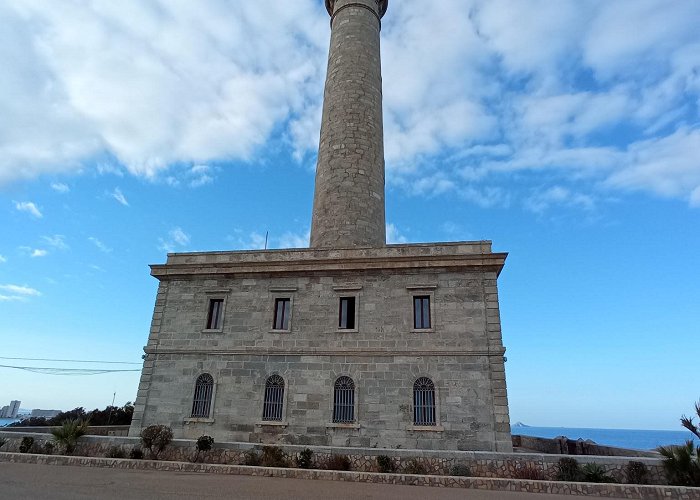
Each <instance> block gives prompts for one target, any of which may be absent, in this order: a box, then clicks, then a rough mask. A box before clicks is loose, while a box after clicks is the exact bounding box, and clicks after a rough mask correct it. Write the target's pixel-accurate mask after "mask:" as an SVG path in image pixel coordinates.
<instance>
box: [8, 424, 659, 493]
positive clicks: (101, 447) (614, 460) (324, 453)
mask: <svg viewBox="0 0 700 500" xmlns="http://www.w3.org/2000/svg"><path fill="white" fill-rule="evenodd" d="M27 436H31V437H33V438H34V441H35V449H34V451H35V452H36V453H41V451H42V449H43V448H42V446H43V443H44V442H47V441H50V440H51V435H50V434H27ZM0 438H5V439H8V442H7V444H5V446H4V447H3V448H2V451H9V452H16V451H18V448H19V443H20V440H21V438H22V436H20V435H17V434H15V433H5V432H2V431H0ZM113 446H117V447H121V448H122V449H123V450H124V451H125V453H126V455H127V456H128V454H129V451H130V450H131V449H132V448H134V447H140V441H139V439H138V438H130V437H102V436H85V437H82V438H81V439H80V441H79V442H78V446H77V448H76V451H75V453H74V454H75V455H83V456H89V457H104V456H105V454H106V453H107V450H108V449H109V448H110V447H113ZM262 447H263V445H261V444H253V443H215V444H214V449H213V450H212V451H210V452H207V453H206V454H203V455H202V459H203V460H204V461H206V462H208V463H213V464H243V463H244V461H245V453H246V452H247V451H249V450H253V449H256V450H261V449H262ZM278 447H279V448H280V449H281V450H282V451H283V452H284V453H285V455H286V457H287V458H288V459H289V462H290V464H294V459H295V458H296V457H297V456H298V454H299V453H300V452H301V451H302V450H304V449H305V448H307V447H306V446H299V445H279V446H278ZM308 448H309V449H311V450H312V451H313V452H314V455H313V460H314V462H315V464H316V465H317V466H318V467H321V468H322V467H323V466H324V464H325V462H326V461H327V460H328V459H329V458H330V457H331V456H332V455H345V456H347V457H348V458H349V459H350V462H351V467H352V470H354V471H363V472H377V471H378V467H377V456H379V455H386V456H388V457H391V459H392V460H393V462H394V464H395V465H396V470H397V471H399V472H401V471H404V470H405V469H406V468H407V466H409V465H412V463H413V462H416V463H418V464H420V465H422V466H423V467H424V468H425V470H426V472H427V473H428V474H435V475H448V474H449V473H450V470H451V469H452V467H453V466H455V465H464V466H466V467H468V468H469V472H470V474H471V476H473V477H480V478H515V479H517V478H526V479H543V480H553V479H555V477H556V470H557V463H558V462H559V460H560V459H561V458H562V455H545V454H536V453H495V452H483V451H430V450H403V449H397V450H394V449H379V448H341V447H328V446H309V447H308ZM194 454H195V442H194V441H192V440H184V439H183V440H180V439H177V440H174V441H173V442H172V443H171V445H170V446H168V447H167V448H166V449H165V450H164V451H163V453H162V454H161V455H160V457H159V458H160V459H161V460H171V461H180V462H185V461H189V460H192V458H193V456H194ZM573 458H576V459H577V460H578V461H579V463H580V464H581V465H583V464H586V463H596V464H598V465H600V466H602V467H604V468H605V469H606V471H607V472H608V474H609V475H610V476H612V477H613V478H614V479H615V480H616V481H618V482H620V483H624V482H626V481H625V475H624V469H625V467H626V466H627V464H628V463H629V462H630V461H631V460H634V461H639V462H642V463H644V464H645V465H646V467H647V469H648V470H649V477H648V482H649V484H666V478H665V476H664V474H663V467H662V465H661V461H660V460H659V459H652V458H639V457H596V456H585V457H580V456H576V457H573ZM533 472H535V474H533Z"/></svg>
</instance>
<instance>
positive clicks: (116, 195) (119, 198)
mask: <svg viewBox="0 0 700 500" xmlns="http://www.w3.org/2000/svg"><path fill="white" fill-rule="evenodd" d="M109 195H110V196H111V197H112V198H114V199H115V200H117V201H118V202H119V203H121V204H122V205H124V206H125V207H128V206H129V202H128V201H127V199H126V196H124V193H122V190H121V189H119V188H118V187H117V188H114V191H112V192H111V193H109Z"/></svg>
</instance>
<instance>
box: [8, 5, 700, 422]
mask: <svg viewBox="0 0 700 500" xmlns="http://www.w3.org/2000/svg"><path fill="white" fill-rule="evenodd" d="M697 19H700V3H698V2H696V1H694V0H679V1H676V2H672V3H669V2H664V1H661V0H634V1H623V0H618V1H616V2H603V1H595V0H590V1H587V2H580V1H574V0H570V1H567V0H557V1H555V0H548V1H545V0H538V1H535V0H527V1H525V0H517V1H516V0H512V1H507V0H489V1H477V0H474V1H471V0H441V1H440V2H435V3H431V8H430V9H428V10H426V9H425V6H424V2H422V1H421V0H401V1H398V0H396V1H393V2H392V3H391V6H390V8H389V11H388V13H387V15H386V17H385V19H384V24H383V33H382V44H383V45H382V58H383V60H382V67H383V81H384V117H385V149H386V163H387V221H388V224H389V226H388V235H389V239H390V241H391V242H426V241H454V240H472V239H490V240H493V244H494V249H495V250H497V251H507V252H509V253H510V255H509V257H508V261H507V263H506V267H505V269H504V271H503V273H502V274H501V278H500V281H499V286H500V296H501V313H502V321H503V339H504V343H505V345H506V347H507V349H508V352H507V356H508V363H507V365H506V369H507V377H508V386H509V398H510V405H511V418H512V420H513V421H523V422H525V423H528V424H531V425H542V426H547V425H552V426H556V425H561V426H579V427H627V428H656V429H678V428H679V427H678V417H679V416H680V415H681V414H682V413H689V412H690V410H691V409H692V403H693V402H694V401H695V400H697V399H698V398H699V397H700V393H698V387H697V369H696V364H697V363H696V358H697V353H698V352H699V351H700V326H698V325H700V312H699V311H700V308H699V307H698V304H699V303H700V257H699V256H698V255H699V253H700V252H699V251H698V249H700V231H699V229H700V34H699V33H698V31H697V26H696V23H697ZM328 39H329V26H328V17H327V14H326V12H325V9H324V8H323V6H322V3H321V2H320V1H316V0H298V1H295V2H280V3H279V4H275V8H274V12H270V10H269V7H268V8H266V7H265V6H264V5H262V4H260V3H258V2H227V1H217V0H206V1H201V2H197V3H190V2H171V1H164V0H163V1H156V0H148V1H144V0H138V1H124V2H119V6H118V7H116V4H114V3H113V2H106V1H105V2H100V1H98V2H92V3H90V4H89V5H85V4H84V3H83V2H79V1H77V0H76V1H71V0H66V1H65V2H61V3H60V4H59V3H55V2H48V1H39V0H19V1H16V2H12V3H11V4H2V5H0V61H2V63H3V68H4V71H3V72H2V73H0V116H2V117H3V118H2V120H0V227H1V228H2V232H1V234H2V238H0V318H1V321H0V339H1V345H2V350H1V351H0V356H4V357H30V358H60V359H81V360H112V361H125V362H132V363H139V362H140V356H141V354H142V347H143V345H144V344H145V341H146V337H147V333H148V327H149V322H150V315H151V312H152V307H153V302H154V299H155V290H156V286H157V281H156V280H155V279H153V278H151V277H150V276H149V274H148V267H147V266H148V264H152V263H162V262H164V260H165V254H166V253H167V252H168V251H194V250H225V249H246V248H261V247H262V245H263V243H264V238H265V233H266V232H269V239H270V246H271V247H277V248H284V247H291V246H306V245H307V243H308V231H309V224H310V214H311V203H312V196H313V169H314V165H315V154H316V148H317V145H318V144H317V142H318V130H319V122H320V105H321V98H322V89H323V79H324V77H325V64H326V56H327V46H328ZM0 364H1V365H17V366H20V365H21V366H40V367H47V366H54V367H64V368H66V367H73V368H75V367H80V368H90V367H98V366H101V367H104V366H105V365H104V364H89V363H87V364H76V363H50V362H47V361H19V360H6V359H0ZM111 368H114V369H138V368H139V365H111ZM0 377H2V379H3V382H4V383H3V384H2V385H1V386H0V403H1V402H2V401H3V400H7V401H8V402H9V400H10V399H21V400H22V401H23V404H22V406H23V407H25V408H33V407H42V408H49V407H51V408H71V407H74V406H78V405H83V406H86V407H96V406H100V407H102V406H104V405H106V404H108V403H110V402H111V400H112V396H113V393H114V392H116V393H117V402H118V403H123V402H125V401H127V400H133V399H134V397H135V392H136V385H137V381H138V372H123V373H111V374H101V375H91V376H58V375H46V374H36V373H28V372H23V371H19V370H13V369H8V368H0Z"/></svg>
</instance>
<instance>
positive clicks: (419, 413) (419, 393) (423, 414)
mask: <svg viewBox="0 0 700 500" xmlns="http://www.w3.org/2000/svg"><path fill="white" fill-rule="evenodd" d="M413 423H414V424H415V425H436V421H435V384H433V381H432V380H430V379H429V378H426V377H421V378H419V379H418V380H416V382H415V383H414V384H413Z"/></svg>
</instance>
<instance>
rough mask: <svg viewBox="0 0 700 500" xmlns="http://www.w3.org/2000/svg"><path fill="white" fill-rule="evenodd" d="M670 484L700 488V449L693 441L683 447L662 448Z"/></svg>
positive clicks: (687, 442) (660, 448) (665, 469)
mask: <svg viewBox="0 0 700 500" xmlns="http://www.w3.org/2000/svg"><path fill="white" fill-rule="evenodd" d="M657 450H658V451H659V453H661V455H662V456H663V457H664V471H665V472H666V477H667V478H668V482H669V483H671V484H673V485H676V486H700V447H699V448H695V445H694V444H693V441H692V440H690V439H689V440H688V441H686V443H685V445H683V446H660V447H659V448H657Z"/></svg>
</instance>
